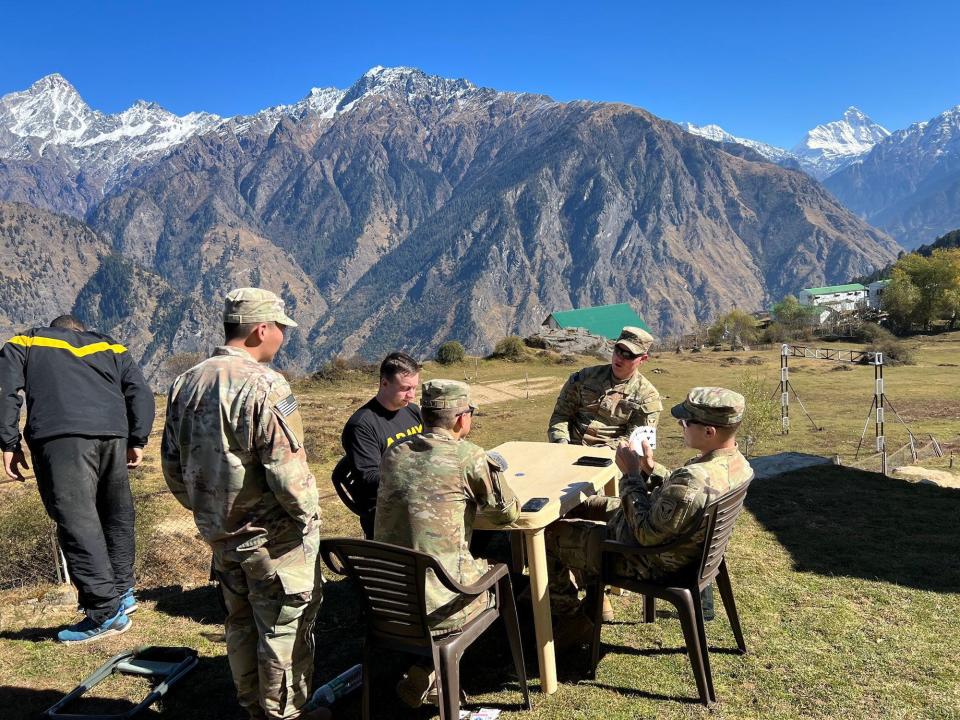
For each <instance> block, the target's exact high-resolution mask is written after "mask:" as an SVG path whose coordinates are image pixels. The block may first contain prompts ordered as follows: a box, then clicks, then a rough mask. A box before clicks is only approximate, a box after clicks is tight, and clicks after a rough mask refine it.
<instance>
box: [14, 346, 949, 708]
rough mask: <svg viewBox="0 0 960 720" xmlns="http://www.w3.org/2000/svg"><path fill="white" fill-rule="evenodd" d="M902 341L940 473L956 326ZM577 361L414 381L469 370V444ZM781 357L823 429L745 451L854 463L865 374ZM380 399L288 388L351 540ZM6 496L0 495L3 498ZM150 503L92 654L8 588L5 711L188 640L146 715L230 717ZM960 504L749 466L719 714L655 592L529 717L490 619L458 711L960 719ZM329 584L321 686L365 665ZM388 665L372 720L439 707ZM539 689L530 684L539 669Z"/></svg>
mask: <svg viewBox="0 0 960 720" xmlns="http://www.w3.org/2000/svg"><path fill="white" fill-rule="evenodd" d="M916 344H917V354H918V360H919V362H918V364H917V365H914V366H902V367H891V368H887V370H886V388H885V389H886V393H887V396H888V399H889V401H890V402H891V403H892V405H893V407H895V408H896V410H897V411H898V412H899V414H900V415H901V417H902V418H903V419H904V420H905V421H906V422H907V423H909V425H910V427H911V429H912V430H913V432H914V433H915V434H916V435H917V436H918V437H920V438H925V437H926V435H927V434H933V435H934V436H936V437H937V438H938V439H939V440H940V442H941V443H942V444H943V446H944V449H945V450H946V451H947V456H945V457H943V458H940V459H938V460H935V461H928V462H926V463H925V464H927V465H929V466H930V467H940V468H944V469H946V468H947V467H948V466H949V464H950V459H949V453H950V450H951V449H952V450H954V451H957V450H960V444H958V442H957V440H958V434H960V392H958V390H957V387H956V385H957V381H958V379H960V373H958V370H957V365H958V364H960V360H958V353H960V334H952V335H941V336H937V337H931V338H923V339H921V340H920V341H917V343H916ZM751 358H758V359H757V360H752V359H751ZM585 362H590V361H585ZM577 367H578V366H576V365H574V366H571V365H560V364H556V363H554V362H552V361H550V360H549V359H543V358H531V359H530V360H529V361H528V362H525V363H519V364H516V363H509V362H501V361H479V363H476V364H475V363H474V362H473V361H471V362H469V363H465V364H463V365H458V366H453V367H447V368H441V367H438V366H434V365H432V364H430V365H428V366H427V368H426V369H425V372H424V378H425V379H427V378H431V377H441V376H443V377H453V378H456V379H465V378H466V379H469V380H470V381H471V382H473V383H474V385H475V386H476V387H477V388H478V395H484V396H485V397H487V400H486V401H484V400H481V401H480V405H481V414H480V415H479V416H478V417H477V418H476V420H475V422H474V427H475V431H474V434H473V435H472V437H471V439H472V440H474V441H475V442H477V443H479V444H481V445H483V446H485V447H492V446H494V445H496V444H498V443H500V442H503V441H505V440H509V439H519V440H543V439H545V428H546V421H547V417H548V416H549V413H550V410H551V409H552V405H553V401H554V398H555V396H556V391H557V390H558V389H559V387H560V384H561V383H562V382H563V380H564V379H565V377H566V376H567V375H568V374H569V373H570V372H571V371H573V370H575V369H576V368H577ZM778 367H779V357H778V352H777V351H776V350H772V351H764V352H757V353H751V352H738V353H730V352H707V353H699V354H684V355H673V354H670V355H662V356H658V357H656V358H654V359H653V360H651V362H650V363H648V364H647V365H646V366H645V367H644V372H645V373H646V374H647V376H648V377H649V378H650V379H651V380H652V381H653V382H654V384H655V385H656V386H657V387H658V388H659V390H660V392H661V394H662V395H663V396H664V398H665V400H664V405H665V407H669V406H670V405H672V404H674V403H676V402H679V401H680V400H681V399H682V398H683V395H684V394H685V392H686V390H687V389H688V388H689V387H691V386H694V385H714V384H718V385H727V386H731V387H735V388H736V387H739V386H740V385H741V384H742V382H743V378H744V376H745V374H746V375H750V376H753V377H757V378H760V379H762V380H763V381H765V382H766V383H767V391H768V392H769V393H772V392H773V390H774V387H775V385H776V382H777V379H778ZM791 367H792V368H793V371H792V380H793V384H794V387H795V389H796V391H797V392H798V393H799V395H800V398H801V399H802V401H803V403H804V405H805V406H806V408H807V410H808V411H809V412H810V415H811V416H812V417H813V420H814V422H815V424H816V426H817V427H818V428H822V430H814V428H813V427H812V426H811V423H810V422H809V421H807V419H806V418H805V417H804V415H803V414H802V413H801V412H800V409H799V406H796V405H794V406H793V407H792V412H791V416H792V418H793V426H792V431H791V433H790V434H789V435H787V436H780V435H775V436H773V437H771V438H769V439H768V441H767V442H766V443H765V444H764V445H762V446H761V447H759V448H758V454H761V455H763V454H771V453H775V452H779V451H781V450H795V451H802V452H810V453H817V454H821V455H825V456H833V455H835V454H839V455H840V456H841V459H842V460H843V461H844V462H850V461H851V460H852V459H853V455H854V452H855V450H856V447H857V443H858V439H859V438H860V435H861V431H862V429H863V427H864V423H865V420H866V418H867V414H868V410H869V408H870V404H871V399H872V392H873V369H872V368H870V367H861V366H849V367H850V368H851V369H849V370H838V369H837V368H838V367H839V365H838V364H836V363H830V362H825V361H813V360H792V361H791ZM655 370H657V371H659V372H654V371H655ZM478 373H479V377H476V376H477V374H478ZM528 390H529V393H530V396H529V397H527V394H528ZM373 391H374V387H373V382H372V381H371V380H370V379H369V378H365V377H362V376H356V377H350V378H347V379H344V380H342V381H339V382H336V383H332V384H325V383H317V382H304V383H300V384H298V386H297V393H298V397H299V398H300V401H301V406H302V407H303V409H304V415H305V422H306V426H307V428H308V431H307V432H308V438H307V447H308V450H309V452H310V456H311V461H312V464H313V467H314V471H315V474H316V476H317V478H318V483H319V485H320V487H321V496H322V497H323V501H322V505H323V512H324V531H323V532H324V534H325V535H327V536H333V535H358V534H359V526H358V524H357V522H356V520H355V518H354V517H353V516H352V515H350V514H349V513H348V512H347V511H346V510H345V509H344V508H343V507H342V506H341V504H340V502H339V501H338V500H337V498H336V496H335V494H334V493H333V490H332V487H331V486H330V483H329V479H328V478H329V472H330V470H331V468H332V466H333V464H334V462H335V461H336V459H337V458H338V457H339V433H340V429H341V427H342V426H343V423H344V421H345V420H346V418H347V417H348V416H349V414H350V413H351V412H352V410H353V409H354V408H355V407H357V406H359V405H360V404H362V403H363V402H365V401H366V400H367V399H368V398H369V397H370V395H371V394H372V393H373ZM887 420H888V422H887V436H888V447H889V448H890V449H895V448H897V447H899V446H900V445H902V444H903V443H904V442H906V438H907V433H906V430H905V429H904V428H903V427H902V426H901V425H900V424H899V423H898V422H896V420H895V419H894V418H893V416H892V413H890V412H889V411H888V418H887ZM659 442H660V446H659V449H658V451H657V457H658V459H660V460H662V461H664V462H666V463H667V464H676V463H680V462H682V461H683V460H685V459H686V458H687V457H688V456H689V451H688V450H685V449H684V448H683V447H682V446H681V444H680V437H679V432H678V429H677V426H676V424H675V423H674V422H672V420H671V419H670V418H669V416H668V415H665V416H664V417H663V418H662V421H661V429H660V439H659ZM872 445H873V423H872V420H870V422H869V423H868V427H867V434H866V438H865V449H864V451H862V454H864V452H865V454H870V452H871V449H872ZM151 450H152V451H153V452H151V453H150V460H149V463H148V466H147V468H146V469H145V470H144V471H143V472H141V473H138V475H137V477H136V478H135V480H134V486H135V489H136V490H137V491H138V492H149V491H154V490H157V489H159V488H162V486H163V482H162V480H161V479H160V477H159V470H158V466H157V461H156V455H155V451H156V447H155V446H153V447H152V448H151ZM954 469H955V470H956V471H957V472H960V468H954ZM33 490H34V492H35V488H34V489H33ZM4 491H5V489H3V488H0V500H2V499H3V492H4ZM151 503H152V505H151V510H150V512H149V513H147V514H148V515H149V518H146V519H144V521H143V522H144V528H145V530H144V533H145V534H146V535H148V536H149V537H147V538H146V540H145V541H144V542H145V543H146V544H145V548H146V549H145V551H144V552H142V553H141V554H142V555H144V556H145V557H147V558H148V559H149V564H148V565H147V566H146V567H145V569H144V570H142V571H141V572H142V573H144V572H145V573H146V576H147V577H148V578H149V581H148V582H144V583H142V585H144V587H143V589H142V591H141V593H140V597H141V605H140V607H141V609H140V611H139V612H138V613H137V614H136V615H135V616H134V628H133V629H132V630H131V631H130V632H128V633H127V634H125V635H123V636H120V637H119V638H116V639H113V640H109V641H105V642H103V643H100V644H94V645H93V646H90V647H75V648H64V647H62V646H58V645H57V644H55V643H54V642H52V640H51V639H50V638H51V637H52V636H53V633H54V631H55V630H56V629H57V628H58V627H59V626H61V625H63V624H64V623H66V622H71V621H73V620H74V619H75V618H76V615H75V614H74V612H73V611H72V610H71V609H69V608H62V607H59V606H55V605H52V604H49V603H47V602H45V601H44V600H42V599H41V600H40V601H39V602H30V603H27V602H24V601H26V600H28V599H31V598H33V599H35V598H37V597H40V596H41V595H42V594H43V592H44V591H46V590H48V589H49V588H31V589H27V590H18V591H9V592H6V593H3V594H0V708H2V709H0V716H2V717H4V718H21V717H23V718H26V717H31V716H32V715H34V714H36V713H37V712H38V711H41V710H42V709H44V708H45V707H47V706H49V705H50V704H52V703H53V702H54V701H56V700H57V699H58V698H59V697H60V696H61V695H62V693H63V692H64V691H66V690H69V689H70V688H72V687H73V686H74V685H76V684H77V683H78V682H79V681H80V679H81V678H82V677H83V676H84V675H85V674H86V673H89V672H90V671H92V670H93V669H94V668H95V667H97V666H98V665H99V664H100V663H102V662H103V661H104V660H105V659H107V658H108V657H110V656H111V655H113V654H116V653H118V652H121V651H122V650H125V649H127V648H130V647H132V646H135V645H141V644H163V645H187V646H190V647H194V648H197V649H198V650H199V651H200V653H201V655H202V662H201V665H200V667H199V668H198V670H197V671H196V672H195V673H194V674H193V675H192V676H190V677H188V678H187V679H186V680H185V681H183V684H182V685H181V686H179V687H177V688H175V689H174V690H173V691H172V692H171V695H170V696H169V699H168V700H167V701H166V702H165V703H164V706H163V708H162V710H161V711H159V712H156V711H154V712H153V713H152V714H153V715H155V716H162V717H170V718H194V717H196V718H235V717H239V716H240V713H239V709H238V708H237V706H236V704H235V702H234V700H233V689H232V683H231V680H230V676H229V670H228V667H227V660H226V656H225V649H224V645H223V642H222V626H221V625H220V619H221V612H220V610H219V607H218V605H217V602H216V599H215V596H214V594H213V593H212V591H211V590H210V588H209V587H207V586H206V585H205V584H204V583H203V580H204V578H203V573H202V569H203V567H204V564H205V561H206V559H205V556H204V554H203V550H202V546H201V547H198V546H197V545H196V543H191V542H190V541H189V540H188V539H184V538H180V539H179V541H178V542H172V541H170V540H169V538H168V536H165V535H163V529H164V527H165V525H164V522H163V521H162V520H158V518H157V515H158V513H160V511H161V510H162V511H163V512H167V513H169V512H170V511H171V510H172V509H173V507H172V505H169V504H166V503H167V501H165V500H164V498H163V497H162V496H159V497H157V498H154V499H153V500H151ZM4 504H6V503H4ZM958 517H960V490H956V489H948V488H940V487H934V486H929V485H924V484H911V483H907V482H904V481H901V480H894V479H890V478H885V477H883V476H882V475H879V474H874V473H869V472H863V471H858V470H851V469H848V468H842V467H835V466H824V467H821V468H818V469H816V470H808V471H803V472H795V473H792V474H787V475H781V476H779V477H776V478H773V479H769V480H758V481H756V482H755V483H754V485H753V486H752V487H751V490H750V494H749V495H748V498H747V503H746V510H745V512H744V514H743V515H742V516H741V519H740V521H739V524H738V527H737V530H736V532H735V533H734V537H733V540H732V543H731V546H730V550H729V553H728V561H729V564H730V568H731V575H732V580H733V584H734V591H735V594H736V598H737V603H738V606H739V609H740V616H741V620H742V623H743V625H744V630H745V634H746V640H747V645H748V648H749V652H748V654H747V655H745V656H739V655H737V654H734V653H733V652H732V651H731V648H734V647H735V644H734V641H733V636H732V633H731V632H730V629H729V626H728V624H727V622H726V618H725V616H724V615H723V613H722V611H719V610H718V615H717V619H716V620H715V621H714V622H712V623H710V624H709V625H708V627H707V634H708V637H709V639H710V645H711V648H712V652H711V661H712V664H713V673H714V680H715V685H716V690H717V694H718V696H719V703H718V704H717V705H716V706H715V707H714V708H713V710H712V711H707V710H705V709H704V708H702V707H701V706H699V705H698V704H697V700H696V687H695V684H694V682H693V677H692V674H691V672H690V669H689V664H688V661H687V659H686V656H685V654H684V652H683V640H682V635H681V632H680V627H679V622H678V621H677V619H676V616H675V613H674V612H673V611H672V609H671V608H668V607H666V606H658V614H659V617H658V619H657V622H656V623H655V624H652V625H645V624H643V623H641V622H640V615H641V613H640V610H641V608H640V603H639V601H638V598H637V597H636V596H632V595H627V596H623V597H614V598H613V603H614V607H615V609H616V612H617V617H616V620H615V621H614V622H613V623H610V624H607V625H605V626H604V629H603V643H604V647H603V652H604V656H603V657H602V659H601V663H600V667H599V669H598V673H597V678H596V680H592V681H588V680H586V679H585V675H584V673H583V668H584V664H585V662H586V659H587V658H586V654H587V653H586V651H583V652H579V653H573V654H567V655H563V656H560V657H559V658H558V668H559V674H560V680H561V684H560V690H559V691H558V692H557V693H556V694H555V695H552V696H549V697H546V696H543V695H540V694H539V693H538V692H534V694H533V710H532V711H531V712H529V713H526V712H524V713H520V712H518V702H519V693H518V692H517V683H516V679H515V678H513V677H512V676H511V674H510V673H509V672H507V671H506V670H505V669H504V668H507V667H510V665H511V663H510V660H509V655H508V651H507V649H506V643H505V642H504V636H503V633H502V629H500V628H498V627H494V628H493V629H492V630H491V631H490V632H489V633H488V637H487V638H486V639H485V640H483V641H481V642H480V643H478V644H477V645H476V646H475V647H474V648H473V649H472V650H471V651H470V652H469V653H468V654H467V656H466V657H465V658H464V661H463V666H462V682H463V685H464V687H465V689H466V691H467V692H468V693H469V695H470V697H471V705H470V707H475V706H477V705H480V706H502V707H503V708H504V717H518V718H519V717H530V718H559V717H563V718H567V717H569V718H601V717H602V718H607V719H610V720H612V719H613V718H647V717H650V718H653V717H656V718H691V717H693V718H696V717H708V716H709V717H715V718H764V719H766V718H819V719H824V720H826V719H827V718H841V717H843V718H958V717H960V663H958V659H960V653H958V651H957V638H958V637H960V558H958V548H960V524H958V522H957V520H958ZM181 519H182V518H181ZM0 526H2V522H0ZM178 537H179V536H178ZM142 576H143V575H142ZM328 580H329V582H328V583H327V585H326V590H325V604H324V608H323V610H322V612H321V615H320V620H319V624H318V628H317V673H316V678H317V679H318V680H319V681H321V682H322V681H323V680H324V679H327V678H329V677H332V676H333V675H334V674H336V673H337V672H339V671H340V670H343V669H346V668H347V667H349V666H350V665H352V664H354V663H355V662H357V661H358V660H359V653H360V637H361V635H362V628H363V624H362V619H361V618H360V617H359V616H358V614H357V610H356V608H357V605H356V601H355V598H354V595H353V591H352V590H351V588H350V587H349V586H348V584H347V583H346V582H345V581H343V580H342V579H341V578H339V577H337V576H334V575H330V576H328ZM718 608H719V599H718ZM524 619H525V617H524V616H523V615H522V616H521V622H524ZM524 624H525V625H526V627H525V629H524V630H525V632H526V633H527V636H528V640H529V642H528V643H527V644H526V645H525V652H526V660H527V667H528V671H529V672H530V673H532V674H535V673H536V659H535V653H534V649H533V644H532V629H531V627H530V625H531V622H530V621H529V617H528V616H527V617H526V622H525V623H524ZM402 668H403V659H402V658H389V657H386V658H384V659H383V661H382V663H381V669H380V672H379V675H378V680H377V688H376V691H375V698H376V699H377V704H378V708H379V709H378V712H377V716H378V717H383V718H392V717H413V718H426V717H431V716H435V715H436V712H435V710H431V709H429V708H425V709H422V710H421V711H411V712H405V711H402V710H400V709H399V708H398V707H397V703H396V702H395V699H394V696H393V690H392V685H393V683H395V682H396V679H397V673H398V672H399V671H400V670H401V669H402ZM533 687H534V689H536V688H537V687H538V686H537V682H536V680H535V679H534V680H533ZM143 691H144V685H143V683H141V682H139V681H126V680H119V681H115V682H113V684H112V685H110V686H107V687H106V689H105V692H104V693H102V695H103V696H110V697H116V698H119V699H117V700H112V701H108V700H104V699H101V700H94V701H91V703H89V704H87V705H86V708H85V709H86V710H87V711H88V712H89V711H91V710H92V709H94V708H97V709H104V708H106V709H109V710H111V711H113V712H116V711H118V710H123V709H127V708H129V707H130V706H131V703H130V699H132V698H134V697H136V696H137V694H139V693H142V692H143ZM335 713H336V714H335V716H336V717H338V718H357V717H359V703H358V702H357V701H356V699H349V700H347V701H345V702H343V703H341V705H340V706H338V707H336V708H335Z"/></svg>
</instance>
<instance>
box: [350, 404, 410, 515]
mask: <svg viewBox="0 0 960 720" xmlns="http://www.w3.org/2000/svg"><path fill="white" fill-rule="evenodd" d="M421 432H423V416H422V415H421V414H420V408H419V407H418V406H417V405H416V404H414V403H410V404H409V405H407V406H406V407H402V408H400V409H399V410H392V411H391V410H387V409H386V408H385V407H384V406H383V405H381V404H380V403H379V401H378V400H377V399H376V398H373V399H371V400H370V402H368V403H367V404H366V405H364V406H363V407H361V408H360V409H359V410H357V411H356V412H355V413H354V414H353V415H351V416H350V419H349V420H347V424H346V425H345V426H344V428H343V435H342V436H341V438H340V442H341V443H342V444H343V449H344V450H345V451H346V453H347V457H348V458H350V463H351V465H352V466H353V467H352V468H351V470H352V472H353V474H354V476H355V477H356V478H357V481H359V482H357V484H356V485H355V486H354V487H355V489H356V491H358V494H360V495H361V497H358V498H357V500H358V501H359V502H361V503H363V504H364V505H369V506H370V509H372V508H373V507H374V506H375V505H376V503H377V488H378V487H379V485H380V458H381V457H382V455H383V453H384V452H386V450H387V448H388V447H390V446H391V445H393V443H395V442H397V441H399V440H403V439H404V438H407V437H412V436H414V435H417V434H419V433H421Z"/></svg>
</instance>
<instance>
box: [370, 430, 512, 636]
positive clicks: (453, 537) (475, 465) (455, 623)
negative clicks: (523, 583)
mask: <svg viewBox="0 0 960 720" xmlns="http://www.w3.org/2000/svg"><path fill="white" fill-rule="evenodd" d="M478 510H479V511H481V512H483V513H484V517H485V518H487V519H489V520H490V521H491V522H493V523H495V524H500V525H505V524H507V523H510V522H513V521H514V520H516V519H517V516H518V515H519V514H520V503H519V501H518V500H517V498H516V495H514V492H513V490H512V489H511V488H510V487H509V486H508V485H507V483H506V480H505V479H504V478H503V476H502V473H501V468H500V466H499V465H498V464H496V462H495V461H494V460H491V459H490V458H489V457H488V456H487V454H486V453H485V452H484V451H483V449H482V448H480V447H479V446H477V445H474V444H473V443H471V442H468V441H466V440H457V439H455V438H454V437H453V435H451V434H450V432H449V431H447V430H444V429H442V428H430V429H429V432H426V433H424V434H421V435H416V436H414V437H413V438H410V439H408V440H404V441H402V442H399V443H395V444H394V445H392V446H391V447H390V448H389V449H388V450H387V452H386V453H385V454H384V456H383V460H382V462H381V463H380V490H379V492H378V493H377V513H376V523H375V525H374V533H373V536H374V539H375V540H378V541H381V542H388V543H392V544H394V545H401V546H403V547H408V548H411V549H413V550H417V551H420V552H425V553H429V554H431V555H433V556H435V557H436V558H437V559H438V560H439V561H440V564H441V565H443V567H444V568H445V569H446V570H447V572H448V573H450V576H451V577H453V578H454V579H455V580H457V581H458V582H461V583H463V584H466V585H469V584H471V583H473V582H475V581H477V580H478V579H479V578H480V577H481V576H482V575H483V574H484V573H485V572H486V571H487V569H488V565H487V562H486V561H485V560H481V559H478V558H475V557H473V555H471V554H470V547H469V546H470V538H471V536H472V534H473V522H474V518H475V517H476V514H477V511H478ZM456 597H458V596H455V595H454V594H453V593H450V592H449V591H448V590H447V589H446V588H444V587H443V586H442V585H441V584H440V582H439V581H438V580H437V579H436V578H435V577H433V576H432V573H428V577H427V588H426V601H427V612H428V613H429V614H430V616H431V618H430V620H431V623H430V624H431V628H432V630H433V632H435V633H438V634H439V633H443V632H449V631H451V630H456V629H458V628H459V627H461V626H462V625H463V624H464V622H465V621H466V620H467V619H468V618H469V617H470V616H471V615H472V614H473V613H474V612H476V611H477V610H479V609H482V608H484V607H486V597H485V596H483V595H481V596H480V597H478V598H476V599H475V600H474V601H473V602H472V603H470V604H469V605H467V606H466V607H464V606H463V605H457V604H456V603H454V602H453V601H454V599H455V598H456Z"/></svg>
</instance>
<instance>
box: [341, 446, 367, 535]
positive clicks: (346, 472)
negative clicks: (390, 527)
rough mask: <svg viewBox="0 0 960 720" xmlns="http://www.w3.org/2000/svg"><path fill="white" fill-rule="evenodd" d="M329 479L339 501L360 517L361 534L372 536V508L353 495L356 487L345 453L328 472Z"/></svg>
mask: <svg viewBox="0 0 960 720" xmlns="http://www.w3.org/2000/svg"><path fill="white" fill-rule="evenodd" d="M330 481H331V482H332V483H333V489H334V490H336V491H337V495H338V496H339V497H340V502H342V503H343V504H344V506H345V507H346V508H347V510H349V511H350V512H352V513H353V514H354V515H356V516H357V517H358V518H360V529H361V530H362V531H363V536H364V537H366V538H371V537H373V517H374V510H373V508H367V509H365V508H364V507H363V503H361V502H360V499H359V498H357V497H355V492H356V487H355V484H354V483H355V481H356V479H355V477H354V474H353V466H352V465H351V463H350V460H349V458H348V457H347V456H346V455H344V456H343V457H342V458H340V460H339V462H337V464H336V465H334V467H333V472H332V473H331V474H330Z"/></svg>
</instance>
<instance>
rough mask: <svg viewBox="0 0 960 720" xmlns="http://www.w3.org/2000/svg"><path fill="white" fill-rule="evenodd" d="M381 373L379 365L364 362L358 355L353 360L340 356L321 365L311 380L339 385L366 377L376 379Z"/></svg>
mask: <svg viewBox="0 0 960 720" xmlns="http://www.w3.org/2000/svg"><path fill="white" fill-rule="evenodd" d="M379 372H380V367H379V365H377V364H375V363H369V362H367V361H365V360H362V359H360V358H358V357H357V356H356V355H354V356H353V357H351V358H342V357H340V356H339V355H338V356H335V357H333V358H331V359H329V360H327V362H325V363H324V364H323V365H321V366H320V369H319V370H317V371H316V372H315V373H314V374H313V375H312V376H311V379H312V380H315V381H317V382H322V383H337V382H343V381H344V380H350V379H357V378H360V377H364V376H366V377H376V376H377V374H378V373H379Z"/></svg>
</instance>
